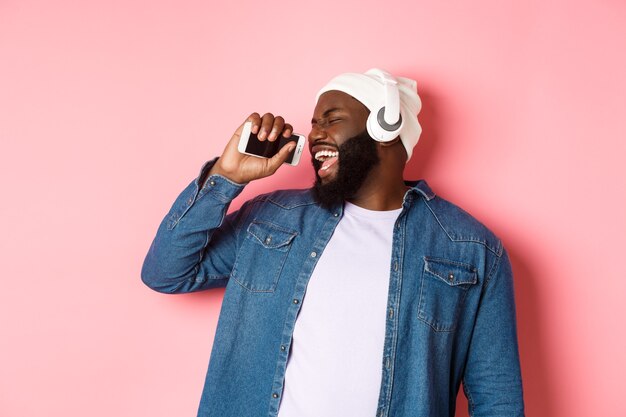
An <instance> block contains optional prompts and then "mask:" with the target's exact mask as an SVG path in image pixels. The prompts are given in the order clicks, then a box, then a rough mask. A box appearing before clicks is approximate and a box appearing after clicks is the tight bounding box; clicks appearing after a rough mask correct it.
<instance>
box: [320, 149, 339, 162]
mask: <svg viewBox="0 0 626 417" xmlns="http://www.w3.org/2000/svg"><path fill="white" fill-rule="evenodd" d="M338 156H339V152H337V151H326V150H324V151H317V152H315V159H316V160H317V161H320V162H324V161H326V160H328V159H330V158H336V157H338Z"/></svg>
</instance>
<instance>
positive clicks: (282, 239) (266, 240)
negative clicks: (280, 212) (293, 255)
mask: <svg viewBox="0 0 626 417" xmlns="http://www.w3.org/2000/svg"><path fill="white" fill-rule="evenodd" d="M248 233H250V234H251V235H252V236H254V237H255V238H256V239H257V240H258V241H259V243H260V244H261V245H263V246H265V247H266V248H268V249H276V248H280V247H281V246H285V245H288V244H289V243H291V240H292V239H293V238H294V237H295V236H296V234H297V233H296V232H293V231H291V230H287V229H284V228H282V227H280V226H276V225H275V224H272V223H267V222H260V221H256V220H255V221H253V222H252V223H250V225H249V226H248Z"/></svg>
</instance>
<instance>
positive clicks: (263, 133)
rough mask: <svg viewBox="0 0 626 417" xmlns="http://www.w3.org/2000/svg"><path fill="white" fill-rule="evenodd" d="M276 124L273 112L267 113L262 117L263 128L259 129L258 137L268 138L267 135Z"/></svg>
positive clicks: (260, 138)
mask: <svg viewBox="0 0 626 417" xmlns="http://www.w3.org/2000/svg"><path fill="white" fill-rule="evenodd" d="M273 124H274V115H273V114H272V113H265V114H264V115H263V118H262V119H261V129H260V130H259V134H258V138H259V140H261V141H263V140H265V138H267V135H268V134H269V133H270V130H272V125H273Z"/></svg>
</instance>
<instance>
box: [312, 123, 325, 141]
mask: <svg viewBox="0 0 626 417" xmlns="http://www.w3.org/2000/svg"><path fill="white" fill-rule="evenodd" d="M325 137H326V131H325V130H324V129H322V128H321V127H320V126H319V125H318V124H317V123H315V124H313V125H312V126H311V131H310V132H309V136H308V139H309V143H310V144H314V143H315V142H317V141H318V140H320V139H324V138H325Z"/></svg>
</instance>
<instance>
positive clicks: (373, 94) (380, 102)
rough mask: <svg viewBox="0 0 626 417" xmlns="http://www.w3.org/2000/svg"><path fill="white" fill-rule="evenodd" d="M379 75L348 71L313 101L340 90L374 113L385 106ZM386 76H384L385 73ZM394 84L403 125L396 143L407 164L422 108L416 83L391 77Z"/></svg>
mask: <svg viewBox="0 0 626 417" xmlns="http://www.w3.org/2000/svg"><path fill="white" fill-rule="evenodd" d="M380 72H386V71H383V70H380V69H377V68H373V69H371V70H369V71H367V72H366V73H365V74H358V73H352V72H348V73H345V74H341V75H338V76H336V77H335V78H333V79H332V80H330V82H329V83H328V84H326V85H325V86H324V87H322V89H321V90H320V91H319V92H318V93H317V96H316V97H315V101H316V102H317V101H318V100H319V98H320V96H321V95H322V94H323V93H325V92H327V91H331V90H337V91H342V92H344V93H346V94H349V95H351V96H352V97H354V98H355V99H357V100H358V101H360V102H361V103H363V104H364V105H365V107H367V108H368V109H369V110H370V112H371V111H377V110H378V109H379V108H381V107H382V106H384V104H385V85H384V84H383V80H382V78H381V77H380V75H378V74H380ZM387 74H388V73H387ZM394 78H395V79H396V80H397V81H398V90H399V92H400V114H401V115H402V119H403V120H404V125H403V126H402V129H401V130H400V140H401V141H402V144H403V145H404V148H405V149H406V153H407V161H408V160H409V159H411V154H412V153H413V147H414V146H415V145H416V144H417V141H418V139H419V137H420V134H421V133H422V127H421V126H420V124H419V122H418V121H417V114H418V113H419V112H420V109H421V108H422V101H421V100H420V98H419V96H418V95H417V82H415V80H412V79H410V78H404V77H394Z"/></svg>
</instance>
